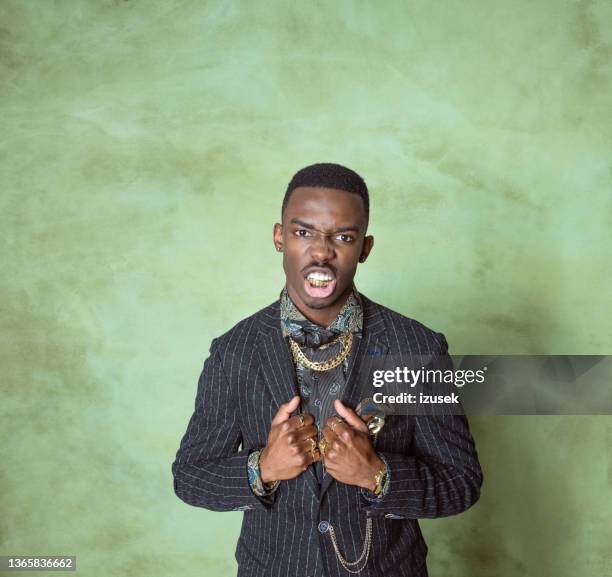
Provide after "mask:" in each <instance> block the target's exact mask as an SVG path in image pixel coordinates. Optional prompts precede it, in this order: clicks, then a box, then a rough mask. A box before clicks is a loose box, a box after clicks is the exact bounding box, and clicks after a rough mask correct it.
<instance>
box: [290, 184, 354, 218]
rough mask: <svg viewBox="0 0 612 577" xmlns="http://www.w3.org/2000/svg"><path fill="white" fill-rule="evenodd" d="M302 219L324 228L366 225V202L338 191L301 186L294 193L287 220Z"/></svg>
mask: <svg viewBox="0 0 612 577" xmlns="http://www.w3.org/2000/svg"><path fill="white" fill-rule="evenodd" d="M292 218H299V219H300V220H304V221H307V222H312V224H313V225H315V224H318V225H319V226H321V227H330V228H332V227H335V228H340V227H343V226H360V227H363V226H365V208H364V205H363V199H362V198H361V197H360V196H359V195H358V194H354V193H352V192H346V191H345V190H338V189H335V188H322V187H310V186H300V187H298V188H296V189H294V190H293V192H292V193H291V196H290V197H289V201H288V202H287V206H286V207H285V213H284V215H283V220H284V221H286V222H289V221H290V220H291V219H292Z"/></svg>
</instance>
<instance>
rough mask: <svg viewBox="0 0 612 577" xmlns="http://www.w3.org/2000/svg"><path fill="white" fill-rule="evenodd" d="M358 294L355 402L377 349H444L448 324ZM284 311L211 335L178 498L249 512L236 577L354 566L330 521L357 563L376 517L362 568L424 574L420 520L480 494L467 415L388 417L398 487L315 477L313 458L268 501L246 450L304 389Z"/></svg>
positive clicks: (261, 442)
mask: <svg viewBox="0 0 612 577" xmlns="http://www.w3.org/2000/svg"><path fill="white" fill-rule="evenodd" d="M361 298H362V302H363V306H364V327H363V332H362V335H361V338H360V339H358V342H357V347H358V348H357V351H356V354H355V361H354V363H353V364H352V366H351V368H350V371H349V375H348V382H347V386H346V388H345V391H344V394H343V395H342V401H343V402H344V403H345V404H347V405H348V406H350V407H352V408H355V407H356V406H357V404H358V403H359V401H360V400H361V399H360V398H359V395H360V393H359V387H358V386H357V374H358V373H359V371H360V370H362V369H365V368H367V363H368V362H369V360H371V359H372V358H373V357H374V356H375V355H376V356H378V355H381V354H383V355H384V354H390V355H397V357H398V358H399V359H400V360H401V362H402V363H404V364H407V363H408V362H409V361H410V360H411V357H412V356H413V355H436V356H438V355H439V356H444V357H445V356H446V355H447V354H448V353H447V348H448V347H447V343H446V340H445V338H444V336H443V335H442V334H441V333H436V332H433V331H431V330H430V329H428V328H427V327H425V326H424V325H422V324H420V323H418V322H417V321H415V320H412V319H409V318H407V317H404V316H402V315H400V314H398V313H396V312H393V311H391V310H390V309H388V308H386V307H383V306H381V305H379V304H376V303H374V302H372V301H370V300H369V299H367V298H366V297H365V296H363V295H361ZM279 318H280V307H279V301H276V302H275V303H273V304H272V305H270V306H268V307H266V308H265V309H262V310H261V311H259V312H258V313H256V314H254V315H252V316H250V317H248V318H246V319H244V320H243V321H241V322H239V323H238V324H237V325H236V326H235V327H234V328H232V329H231V330H230V331H228V332H227V333H225V334H224V335H222V336H221V337H218V338H216V339H214V340H213V342H212V345H211V348H210V356H209V357H208V358H207V359H206V361H205V362H204V368H203V370H202V373H201V375H200V379H199V382H198V390H197V395H196V400H195V411H194V413H193V415H192V417H191V419H190V421H189V424H188V426H187V431H186V433H185V435H184V436H183V439H182V441H181V444H180V447H179V449H178V452H177V454H176V459H175V461H174V463H173V465H172V473H173V476H174V490H175V492H176V494H177V496H178V497H179V498H180V499H182V500H183V501H185V502H186V503H188V504H190V505H194V506H196V507H204V508H206V509H210V510H213V511H244V518H243V523H242V529H241V532H240V537H239V539H238V544H237V547H236V560H237V561H238V577H251V576H257V577H286V576H287V575H291V576H292V577H294V576H295V577H314V576H316V577H321V576H326V577H336V576H339V577H340V576H348V575H349V573H348V572H347V571H346V570H345V569H344V568H343V567H342V566H341V564H340V562H339V561H338V559H337V557H336V554H335V552H334V549H333V546H332V543H331V539H330V534H329V532H328V531H327V526H328V524H331V525H333V527H334V529H335V532H336V538H337V541H338V546H339V548H340V551H341V552H342V553H343V555H344V557H345V558H346V559H347V560H349V561H352V560H355V559H357V558H358V557H359V556H360V555H361V550H362V547H363V542H364V538H365V527H366V519H367V518H368V517H370V518H372V524H373V539H372V551H371V553H370V559H369V561H368V563H367V565H366V566H365V568H364V569H363V570H362V571H361V572H360V573H359V576H360V577H374V576H376V577H383V575H384V576H385V577H394V576H398V577H399V576H426V575H427V569H426V564H425V559H426V554H427V546H426V545H425V542H424V540H423V537H422V535H421V531H420V529H419V525H418V522H417V519H419V518H433V517H443V516H448V515H455V514H457V513H461V512H462V511H464V510H466V509H467V508H468V507H470V506H471V505H473V504H474V503H475V502H476V501H477V499H478V497H479V494H480V487H481V484H482V472H481V469H480V465H479V462H478V456H477V453H476V450H475V447H474V442H473V439H472V437H471V435H470V432H469V427H468V423H467V419H466V418H465V417H464V416H456V415H443V416H417V417H412V416H410V417H409V416H400V415H391V416H388V417H387V422H386V424H385V426H384V427H383V429H382V430H381V432H380V433H379V435H378V441H377V451H379V452H381V453H382V454H383V455H384V457H385V459H386V461H387V463H388V466H389V475H390V485H389V490H388V492H387V494H386V495H385V497H384V498H382V499H380V501H379V502H376V503H373V502H369V501H367V500H366V499H364V498H363V496H362V495H361V492H360V489H359V487H356V486H352V485H346V484H344V483H340V482H338V481H335V480H334V479H333V477H331V476H330V475H328V476H326V477H325V479H324V481H323V483H322V485H319V482H318V481H317V478H316V475H315V472H314V467H312V466H311V467H309V468H308V469H307V470H306V471H305V472H304V473H303V474H302V475H300V476H299V477H297V478H295V479H291V480H288V481H282V482H281V484H280V487H279V488H278V490H277V491H276V492H275V493H274V495H273V500H272V502H271V503H265V502H264V501H262V500H261V499H260V498H258V497H257V496H255V495H254V494H253V492H252V491H251V488H250V486H249V482H248V477H247V459H248V455H249V453H250V452H251V451H253V450H255V449H260V448H262V447H264V446H265V444H266V441H267V436H268V431H269V428H270V423H271V421H272V418H273V417H274V415H275V414H276V412H277V410H278V407H279V405H280V404H281V403H284V402H287V401H288V400H289V399H291V398H292V397H293V396H294V395H296V394H299V393H298V389H297V384H296V378H295V369H294V366H293V363H292V359H291V356H290V352H289V349H288V347H287V344H286V341H285V340H284V338H283V335H282V332H281V328H280V322H279Z"/></svg>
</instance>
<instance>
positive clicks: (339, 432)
mask: <svg viewBox="0 0 612 577" xmlns="http://www.w3.org/2000/svg"><path fill="white" fill-rule="evenodd" d="M329 428H330V430H331V431H333V432H334V433H335V434H336V437H337V440H338V441H340V442H345V443H346V442H348V441H349V440H350V438H351V435H353V434H354V432H353V429H352V428H351V427H349V425H347V424H346V423H344V422H342V423H338V424H337V425H334V426H333V428H332V427H329Z"/></svg>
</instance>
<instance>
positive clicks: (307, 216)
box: [274, 187, 374, 312]
mask: <svg viewBox="0 0 612 577" xmlns="http://www.w3.org/2000/svg"><path fill="white" fill-rule="evenodd" d="M366 227H367V223H366V216H365V208H364V205H363V200H362V199H361V197H360V196H359V195H357V194H353V193H350V192H345V191H342V190H336V189H331V188H315V187H299V188H296V189H295V190H294V191H293V193H292V194H291V196H290V198H289V201H288V203H287V206H286V207H285V212H284V213H283V223H282V225H280V224H278V223H277V224H276V225H274V243H275V245H276V246H277V247H281V248H282V250H283V268H284V270H285V275H286V277H287V289H288V291H289V296H290V297H291V298H292V300H293V301H294V302H295V304H296V305H297V306H298V308H300V309H301V310H302V311H303V312H306V311H307V310H308V309H316V310H321V309H327V308H329V309H334V308H339V307H338V305H339V306H341V305H342V304H343V303H344V301H345V300H346V297H347V296H348V294H349V293H350V291H351V288H352V285H353V278H354V276H355V272H356V270H357V263H358V262H359V261H361V262H364V261H365V259H366V258H367V256H368V254H369V253H370V250H371V248H372V244H373V241H374V239H373V238H372V237H371V236H368V237H366V236H365V233H366ZM305 309H306V310H305Z"/></svg>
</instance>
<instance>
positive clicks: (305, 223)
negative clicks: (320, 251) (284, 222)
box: [289, 218, 359, 234]
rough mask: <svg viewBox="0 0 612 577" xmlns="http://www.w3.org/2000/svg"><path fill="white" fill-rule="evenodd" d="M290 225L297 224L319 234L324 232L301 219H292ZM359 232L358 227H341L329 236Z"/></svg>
mask: <svg viewBox="0 0 612 577" xmlns="http://www.w3.org/2000/svg"><path fill="white" fill-rule="evenodd" d="M289 223H290V224H297V225H299V226H302V227H304V228H307V229H309V230H315V231H317V232H322V231H319V230H318V229H316V228H315V227H314V226H312V224H309V223H307V222H304V221H303V220H300V219H299V218H292V219H291V220H290V221H289ZM350 231H352V232H359V227H358V226H354V225H353V226H341V227H340V228H337V229H336V230H334V231H333V232H331V233H329V234H336V233H339V232H350Z"/></svg>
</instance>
